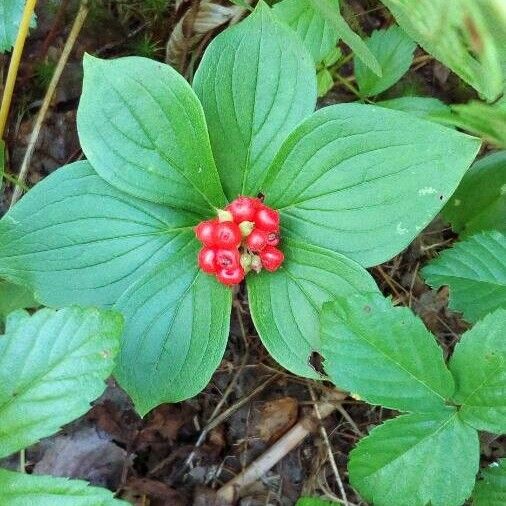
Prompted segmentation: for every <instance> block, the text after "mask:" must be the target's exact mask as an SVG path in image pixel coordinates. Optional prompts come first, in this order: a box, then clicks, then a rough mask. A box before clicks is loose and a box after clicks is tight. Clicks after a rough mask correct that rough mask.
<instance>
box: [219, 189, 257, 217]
mask: <svg viewBox="0 0 506 506" xmlns="http://www.w3.org/2000/svg"><path fill="white" fill-rule="evenodd" d="M260 205H261V203H260V200H259V199H255V198H253V197H246V196H244V195H241V196H240V197H237V198H236V199H235V200H234V201H233V202H231V203H230V204H229V205H228V206H227V207H226V209H227V211H230V212H231V213H232V216H233V217H234V221H235V222H236V223H241V221H253V218H254V217H255V213H256V211H257V209H258V206H260Z"/></svg>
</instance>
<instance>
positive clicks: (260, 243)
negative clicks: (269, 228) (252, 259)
mask: <svg viewBox="0 0 506 506" xmlns="http://www.w3.org/2000/svg"><path fill="white" fill-rule="evenodd" d="M246 246H247V247H248V249H249V250H251V251H253V252H254V253H256V252H258V251H262V250H263V249H264V248H265V247H266V246H267V232H265V231H264V230H259V229H258V228H255V229H254V230H253V231H252V232H251V234H250V235H248V237H246Z"/></svg>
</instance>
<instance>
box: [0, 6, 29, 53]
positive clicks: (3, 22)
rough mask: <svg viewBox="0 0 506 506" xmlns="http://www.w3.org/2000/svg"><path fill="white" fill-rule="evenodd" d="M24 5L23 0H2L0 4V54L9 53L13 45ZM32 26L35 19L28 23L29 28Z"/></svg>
mask: <svg viewBox="0 0 506 506" xmlns="http://www.w3.org/2000/svg"><path fill="white" fill-rule="evenodd" d="M25 3H26V2H25V1H24V0H2V1H1V2H0V53H3V52H5V51H10V49H11V48H12V46H13V45H14V42H15V41H16V36H17V34H18V29H19V24H20V23H21V17H22V15H23V9H24V7H25ZM34 26H35V17H34V18H33V20H32V22H31V23H30V27H34Z"/></svg>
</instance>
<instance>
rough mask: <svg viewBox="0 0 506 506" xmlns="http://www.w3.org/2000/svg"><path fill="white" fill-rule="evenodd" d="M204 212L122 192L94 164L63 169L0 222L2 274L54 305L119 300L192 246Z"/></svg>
mask: <svg viewBox="0 0 506 506" xmlns="http://www.w3.org/2000/svg"><path fill="white" fill-rule="evenodd" d="M199 219H200V218H199V217H198V216H196V215H194V214H192V213H189V212H185V211H180V210H176V209H173V208H169V207H167V206H161V205H158V204H152V203H150V202H146V201H144V200H140V199H136V198H135V197H132V196H129V195H126V194H124V193H122V192H120V191H119V190H116V189H115V188H113V187H112V186H110V185H109V184H108V183H106V182H105V181H104V180H103V179H102V178H101V177H99V176H98V175H97V174H96V173H95V172H94V171H93V170H92V169H91V167H90V165H89V163H88V162H77V163H75V164H72V165H69V166H66V167H63V168H61V169H59V170H57V171H56V172H54V173H53V174H51V175H50V176H48V177H47V178H45V179H44V180H43V181H42V182H41V183H39V184H38V185H37V186H36V187H35V188H34V189H32V190H31V191H30V192H28V194H27V195H25V196H24V197H23V198H22V199H21V201H20V202H18V203H17V204H16V205H15V206H14V207H13V208H11V209H10V210H9V212H8V213H7V214H6V215H5V216H4V217H3V219H2V220H1V221H0V274H1V275H3V276H5V277H7V278H8V279H12V280H13V281H17V282H18V283H20V284H26V285H27V286H29V287H30V288H31V289H33V290H34V291H35V292H36V298H37V299H38V300H40V301H41V302H43V303H46V304H49V305H68V304H84V305H86V304H99V305H112V304H114V302H116V300H117V299H118V297H119V296H120V295H121V294H122V293H123V292H124V291H125V289H126V288H128V287H129V286H130V285H131V284H132V283H133V282H134V281H135V280H137V279H139V278H140V277H141V276H143V275H144V274H145V273H147V272H149V271H150V270H151V269H152V268H153V266H154V265H157V264H158V263H159V262H160V261H162V260H165V259H166V258H169V257H170V256H171V255H172V254H174V253H175V252H176V251H179V250H180V249H181V248H182V247H183V246H184V245H185V244H186V243H187V238H186V236H185V234H184V232H185V231H188V230H191V228H192V227H193V226H194V225H195V224H196V223H198V221H199Z"/></svg>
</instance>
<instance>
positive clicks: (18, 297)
mask: <svg viewBox="0 0 506 506" xmlns="http://www.w3.org/2000/svg"><path fill="white" fill-rule="evenodd" d="M38 305H39V303H38V302H37V301H36V300H35V299H34V297H33V293H32V292H31V291H30V290H28V289H27V288H26V287H24V286H20V285H15V284H14V283H9V281H5V280H4V279H0V320H2V319H4V318H5V317H6V316H7V315H8V314H9V313H10V312H11V311H14V310H15V309H24V308H32V307H37V306H38Z"/></svg>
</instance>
